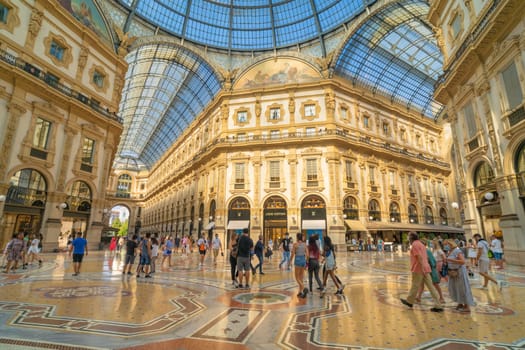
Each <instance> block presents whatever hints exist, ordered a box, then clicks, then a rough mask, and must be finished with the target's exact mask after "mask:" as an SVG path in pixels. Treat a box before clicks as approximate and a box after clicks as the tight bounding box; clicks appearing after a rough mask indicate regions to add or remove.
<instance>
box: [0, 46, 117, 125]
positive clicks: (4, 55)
mask: <svg viewBox="0 0 525 350" xmlns="http://www.w3.org/2000/svg"><path fill="white" fill-rule="evenodd" d="M0 60H1V61H4V62H6V63H8V64H10V65H11V66H13V67H17V68H19V69H21V70H23V71H26V72H27V73H29V74H31V75H33V76H34V77H36V78H37V79H39V80H41V81H43V82H44V83H45V84H46V85H48V86H50V87H52V88H53V89H55V90H57V91H59V92H60V93H62V94H64V95H66V96H68V97H72V98H74V99H76V100H78V101H80V102H82V103H83V104H85V105H86V106H88V107H90V108H91V109H93V110H94V111H96V112H97V113H99V114H102V115H103V116H105V117H107V118H109V119H112V120H115V121H117V122H119V123H122V118H120V117H119V116H118V115H117V114H116V113H111V112H110V111H108V110H107V109H106V108H103V107H101V106H100V105H99V104H98V102H97V101H95V100H93V99H90V98H89V97H87V96H84V95H82V94H81V93H80V92H78V91H76V90H73V89H71V88H70V87H68V86H66V85H64V84H62V83H59V82H58V81H56V80H55V79H50V78H49V76H48V75H47V74H46V73H44V72H42V71H41V70H40V69H39V68H37V67H35V66H33V65H32V64H30V63H28V62H25V61H24V60H23V59H21V58H19V57H16V56H14V55H11V54H10V53H8V52H6V51H4V50H1V49H0Z"/></svg>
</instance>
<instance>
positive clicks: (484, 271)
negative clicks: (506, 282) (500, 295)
mask: <svg viewBox="0 0 525 350" xmlns="http://www.w3.org/2000/svg"><path fill="white" fill-rule="evenodd" d="M474 239H475V240H476V243H477V247H478V255H477V260H478V269H479V274H480V275H481V276H483V286H481V289H487V287H488V284H489V281H492V282H494V283H495V284H497V286H498V288H499V289H500V290H501V287H502V282H501V281H496V279H494V278H493V277H491V276H490V275H489V264H490V259H489V243H488V242H487V241H486V240H484V239H483V238H482V237H481V235H480V234H479V233H476V234H475V235H474Z"/></svg>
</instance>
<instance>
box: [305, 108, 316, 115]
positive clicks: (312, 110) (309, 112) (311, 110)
mask: <svg viewBox="0 0 525 350" xmlns="http://www.w3.org/2000/svg"><path fill="white" fill-rule="evenodd" d="M304 116H305V117H314V116H315V105H304Z"/></svg>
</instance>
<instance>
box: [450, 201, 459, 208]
mask: <svg viewBox="0 0 525 350" xmlns="http://www.w3.org/2000/svg"><path fill="white" fill-rule="evenodd" d="M450 205H451V206H452V208H453V209H459V204H458V202H452V203H451V204H450Z"/></svg>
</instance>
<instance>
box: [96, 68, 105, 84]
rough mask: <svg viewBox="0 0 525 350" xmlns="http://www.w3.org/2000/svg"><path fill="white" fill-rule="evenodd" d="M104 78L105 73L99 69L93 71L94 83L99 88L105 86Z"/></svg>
mask: <svg viewBox="0 0 525 350" xmlns="http://www.w3.org/2000/svg"><path fill="white" fill-rule="evenodd" d="M104 78H105V76H104V74H102V73H100V72H99V71H95V72H93V83H94V84H95V85H96V86H98V87H99V88H102V87H104Z"/></svg>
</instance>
